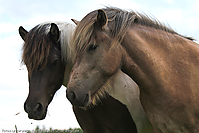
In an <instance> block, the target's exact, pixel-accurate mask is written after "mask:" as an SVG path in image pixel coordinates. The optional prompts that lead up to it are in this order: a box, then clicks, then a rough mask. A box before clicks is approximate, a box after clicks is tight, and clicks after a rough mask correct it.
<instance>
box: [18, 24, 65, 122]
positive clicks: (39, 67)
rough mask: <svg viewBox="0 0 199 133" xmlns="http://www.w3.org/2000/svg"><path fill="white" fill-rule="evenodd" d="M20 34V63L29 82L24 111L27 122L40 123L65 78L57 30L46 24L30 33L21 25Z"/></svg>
mask: <svg viewBox="0 0 199 133" xmlns="http://www.w3.org/2000/svg"><path fill="white" fill-rule="evenodd" d="M19 34H20V36H21V38H22V39H23V40H24V45H23V55H22V62H23V63H24V64H25V65H26V67H27V70H28V79H29V94H28V97H27V99H26V101H25V103H24V110H25V111H26V112H27V113H28V117H29V118H30V119H36V120H42V119H44V118H45V116H46V113H47V107H48V105H49V103H50V102H51V100H52V99H53V96H54V94H55V92H56V91H57V90H58V89H59V88H60V87H61V85H62V83H63V79H64V71H65V64H64V63H63V61H62V60H61V50H60V31H59V28H58V26H57V25H56V24H54V23H51V24H50V23H46V24H43V25H37V26H36V27H34V28H33V29H32V30H30V31H29V32H27V31H26V30H25V29H24V28H23V27H22V26H21V27H19Z"/></svg>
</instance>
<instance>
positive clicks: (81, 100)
mask: <svg viewBox="0 0 199 133" xmlns="http://www.w3.org/2000/svg"><path fill="white" fill-rule="evenodd" d="M66 97H67V98H68V100H69V101H70V102H71V104H72V105H73V106H77V107H86V106H87V105H88V104H89V99H90V98H89V97H90V96H89V94H88V93H75V91H70V90H68V89H67V90H66Z"/></svg>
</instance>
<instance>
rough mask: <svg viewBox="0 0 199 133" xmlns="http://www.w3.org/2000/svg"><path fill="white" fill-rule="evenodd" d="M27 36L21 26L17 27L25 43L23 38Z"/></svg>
mask: <svg viewBox="0 0 199 133" xmlns="http://www.w3.org/2000/svg"><path fill="white" fill-rule="evenodd" d="M27 34H28V31H27V30H25V29H24V28H23V27H22V26H20V27H19V35H20V36H21V38H22V39H23V40H24V41H25V37H26V35H27Z"/></svg>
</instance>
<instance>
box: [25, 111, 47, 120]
mask: <svg viewBox="0 0 199 133" xmlns="http://www.w3.org/2000/svg"><path fill="white" fill-rule="evenodd" d="M46 114H47V109H46V110H45V112H43V113H42V114H38V115H34V116H33V115H32V114H28V118H29V119H33V120H44V119H45V118H46Z"/></svg>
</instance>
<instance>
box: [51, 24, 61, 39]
mask: <svg viewBox="0 0 199 133" xmlns="http://www.w3.org/2000/svg"><path fill="white" fill-rule="evenodd" d="M50 35H51V37H52V38H53V40H54V41H55V42H56V41H58V40H59V36H60V33H59V28H58V26H57V25H56V24H55V23H51V27H50Z"/></svg>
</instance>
